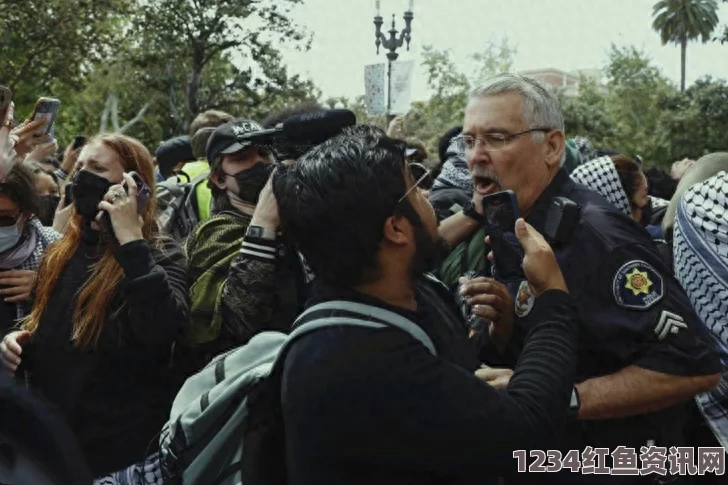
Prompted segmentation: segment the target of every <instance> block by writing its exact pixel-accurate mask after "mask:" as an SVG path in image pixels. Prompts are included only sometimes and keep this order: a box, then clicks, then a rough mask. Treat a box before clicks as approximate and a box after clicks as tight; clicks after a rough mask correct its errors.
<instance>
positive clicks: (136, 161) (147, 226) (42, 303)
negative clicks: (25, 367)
mask: <svg viewBox="0 0 728 485" xmlns="http://www.w3.org/2000/svg"><path fill="white" fill-rule="evenodd" d="M91 143H101V144H103V145H104V146H106V147H107V148H110V149H111V150H113V151H114V152H115V153H116V154H117V155H118V157H119V161H120V162H121V165H122V167H123V168H124V171H125V172H130V171H135V172H137V173H138V174H139V175H140V176H141V178H142V179H143V180H144V182H145V183H146V184H147V185H148V186H149V188H150V189H151V190H152V196H151V198H150V200H149V204H148V205H147V207H146V208H145V209H144V211H143V212H142V214H141V216H142V220H143V221H144V225H143V227H142V234H143V236H144V239H145V240H147V241H148V242H149V243H150V244H152V245H158V243H159V236H158V233H157V224H156V213H157V207H156V198H155V189H154V182H155V177H154V164H153V162H152V156H151V154H150V153H149V150H147V149H146V147H145V146H144V145H142V144H141V143H140V142H139V141H137V140H135V139H134V138H130V137H128V136H125V135H118V134H109V135H102V136H99V137H96V138H94V139H93V140H92V141H91ZM72 211H73V212H72V213H71V218H70V220H69V223H68V226H67V227H66V233H65V234H64V236H63V237H62V238H61V239H60V240H59V241H58V242H57V243H55V244H54V245H52V246H51V247H49V248H48V250H47V251H46V253H45V255H44V256H43V261H42V262H41V264H40V268H39V270H38V277H37V278H36V281H37V283H36V288H35V290H36V298H35V304H34V306H33V311H32V312H31V313H30V315H28V316H27V317H26V318H25V320H24V321H23V324H22V328H23V329H24V330H28V331H29V332H31V333H34V332H35V331H36V330H37V329H38V325H39V323H40V320H41V317H42V316H43V313H44V312H45V310H46V305H47V304H48V300H49V299H50V297H51V295H52V294H53V291H54V289H55V288H56V284H57V283H58V280H59V278H60V275H61V272H62V271H63V269H64V268H65V267H66V265H67V264H68V261H69V260H70V259H71V257H72V256H73V254H74V253H75V252H76V248H77V247H78V244H79V241H80V240H81V229H82V226H83V218H82V217H81V216H80V215H78V214H77V213H76V209H75V208H73V209H72ZM111 239H112V240H110V241H109V242H108V243H107V244H106V249H105V251H104V254H103V255H102V257H101V260H99V261H98V262H97V263H96V264H94V265H93V266H92V271H91V275H90V276H89V277H88V279H87V280H86V282H85V283H84V284H83V286H81V288H80V289H79V290H78V293H77V295H78V300H77V302H76V308H75V309H74V311H73V330H72V334H71V340H72V341H73V343H74V345H75V346H76V347H78V348H89V347H93V346H95V345H96V343H97V342H98V339H99V336H100V335H101V331H102V328H103V324H104V321H105V320H106V319H107V311H108V308H109V305H110V303H111V298H112V297H113V296H114V293H115V290H116V286H117V285H118V284H119V282H120V281H121V280H122V278H123V277H124V271H123V269H122V268H121V266H120V265H119V263H118V262H117V261H116V259H115V258H114V251H115V250H116V248H117V247H118V242H117V241H116V239H113V238H111Z"/></svg>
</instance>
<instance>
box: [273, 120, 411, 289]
mask: <svg viewBox="0 0 728 485" xmlns="http://www.w3.org/2000/svg"><path fill="white" fill-rule="evenodd" d="M404 151H405V144H404V143H403V142H402V141H401V140H394V139H391V138H388V137H387V136H386V134H385V133H384V131H382V130H381V129H379V128H377V127H374V126H369V125H358V126H354V127H351V128H347V129H345V130H344V132H343V133H342V134H340V135H338V136H336V137H334V138H332V139H330V140H328V141H326V142H325V143H323V144H321V145H319V146H317V147H315V148H314V149H313V150H311V151H310V152H308V153H306V154H305V155H304V156H303V157H301V158H300V159H299V160H298V161H296V163H294V164H293V165H291V166H289V167H279V169H278V170H277V171H276V174H275V176H274V179H273V191H274V194H275V196H276V199H277V201H278V208H279V211H280V217H281V229H282V230H283V232H284V234H285V237H286V239H288V240H289V241H290V242H291V243H292V244H293V245H294V246H296V248H297V249H298V250H299V251H300V252H301V253H302V254H303V256H304V257H305V258H306V262H307V263H308V264H309V265H310V267H311V269H312V271H313V273H314V274H315V275H316V277H317V278H318V279H320V280H321V281H323V282H325V283H328V284H333V285H337V286H344V287H353V286H356V285H359V284H363V283H367V282H370V281H373V280H375V279H376V278H378V277H379V275H380V268H378V265H377V254H378V252H379V246H380V243H381V241H382V237H383V235H384V223H385V221H386V220H387V218H388V217H391V216H392V215H404V216H405V217H407V218H408V219H409V220H410V221H411V222H412V223H413V225H420V226H421V224H422V222H421V220H420V219H419V217H418V215H417V213H416V212H415V211H414V208H413V207H412V206H411V205H410V204H409V202H408V201H407V200H406V199H405V200H404V201H402V202H401V203H400V202H399V200H400V199H401V198H402V197H403V196H404V194H405V193H406V187H407V184H406V182H405V178H404V176H403V174H404V173H405V160H404Z"/></svg>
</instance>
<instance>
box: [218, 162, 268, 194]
mask: <svg viewBox="0 0 728 485" xmlns="http://www.w3.org/2000/svg"><path fill="white" fill-rule="evenodd" d="M272 171H273V164H265V163H262V162H258V163H256V164H255V165H253V166H252V167H250V168H249V169H247V170H242V171H240V172H238V173H236V174H235V175H231V174H227V173H226V174H225V175H227V176H228V177H233V178H234V179H235V181H236V182H237V183H238V193H237V194H236V195H237V196H238V197H240V199H241V200H244V201H245V202H249V203H251V204H257V203H258V197H260V192H261V191H262V190H263V187H265V184H266V182H268V179H269V178H270V174H271V172H272Z"/></svg>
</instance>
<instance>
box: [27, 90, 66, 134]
mask: <svg viewBox="0 0 728 485" xmlns="http://www.w3.org/2000/svg"><path fill="white" fill-rule="evenodd" d="M60 105H61V102H60V101H58V100H57V99H51V98H41V99H39V100H38V102H37V103H36V105H35V111H34V112H33V117H32V118H31V121H34V120H38V119H41V120H46V123H45V124H44V125H43V126H42V127H41V128H39V129H38V131H37V132H36V133H35V135H36V136H41V135H46V134H48V133H52V132H53V121H54V120H55V119H56V114H58V108H59V107H60Z"/></svg>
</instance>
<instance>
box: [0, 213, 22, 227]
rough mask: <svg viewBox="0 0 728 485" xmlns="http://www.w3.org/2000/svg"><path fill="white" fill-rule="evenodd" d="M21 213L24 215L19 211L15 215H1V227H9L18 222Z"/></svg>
mask: <svg viewBox="0 0 728 485" xmlns="http://www.w3.org/2000/svg"><path fill="white" fill-rule="evenodd" d="M21 215H22V213H21V212H18V213H17V214H16V215H14V216H0V227H9V226H12V225H15V224H17V223H18V219H20V216H21Z"/></svg>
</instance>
